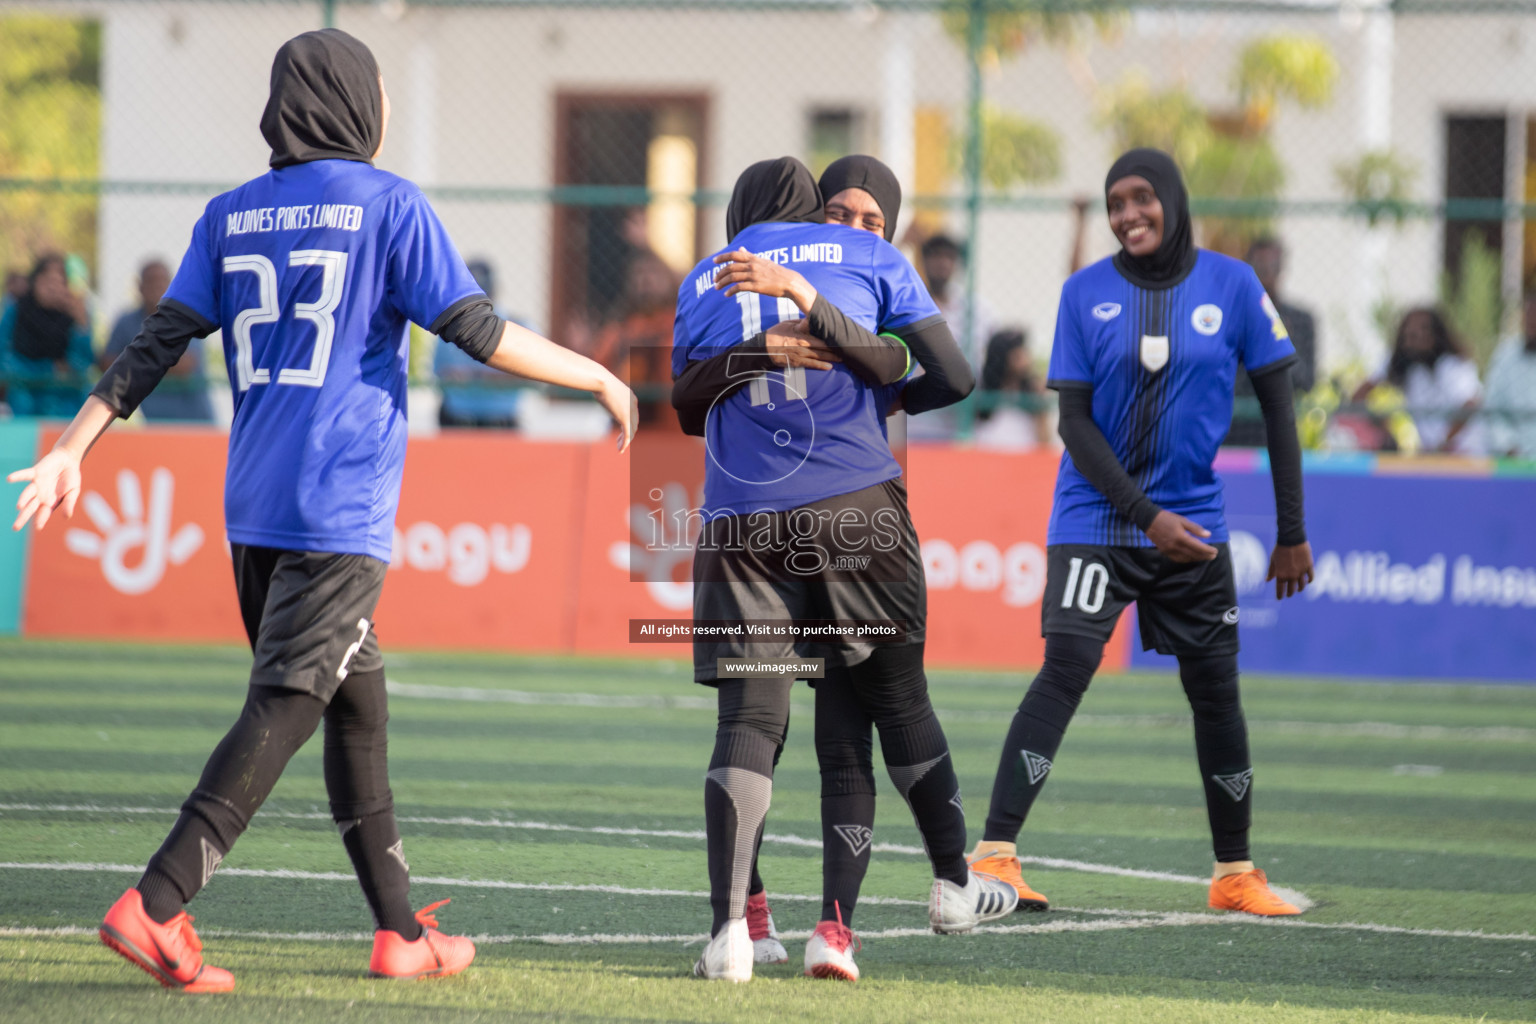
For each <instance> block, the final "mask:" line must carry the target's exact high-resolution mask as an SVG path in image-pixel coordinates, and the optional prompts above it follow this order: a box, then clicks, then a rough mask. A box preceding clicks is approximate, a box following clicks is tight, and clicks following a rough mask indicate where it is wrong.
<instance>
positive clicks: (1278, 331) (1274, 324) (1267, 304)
mask: <svg viewBox="0 0 1536 1024" xmlns="http://www.w3.org/2000/svg"><path fill="white" fill-rule="evenodd" d="M1259 305H1261V306H1263V307H1264V314H1265V315H1266V316H1268V317H1269V329H1270V332H1271V333H1272V334H1274V336H1275V340H1276V341H1283V340H1284V339H1286V338H1289V337H1290V336H1291V332H1290V331H1288V330H1286V329H1285V324H1284V322H1282V321H1281V319H1280V311H1279V310H1278V309H1276V308H1275V303H1274V300H1273V299H1271V298H1270V297H1269V293H1268V292H1265V293H1264V298H1263V299H1262V300H1260V302H1259Z"/></svg>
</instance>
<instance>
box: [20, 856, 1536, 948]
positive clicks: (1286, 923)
mask: <svg viewBox="0 0 1536 1024" xmlns="http://www.w3.org/2000/svg"><path fill="white" fill-rule="evenodd" d="M135 870H137V869H135ZM1105 913H1110V914H1115V915H1116V916H1113V917H1108V918H1105V919H1101V920H1096V921H1064V920H1051V919H1048V918H1047V919H1043V920H1041V921H1040V922H1039V923H1037V924H1015V925H982V926H980V927H979V928H977V929H976V930H975V932H974V933H973V934H978V935H1053V934H1061V933H1066V932H1108V931H1132V930H1138V929H1144V928H1189V927H1196V926H1200V925H1255V926H1259V927H1269V928H1302V929H1312V930H1317V931H1340V932H1367V933H1370V934H1373V935H1408V936H1414V937H1417V938H1440V939H1482V940H1485V941H1493V942H1536V935H1532V934H1530V933H1528V932H1526V933H1516V934H1504V933H1498V932H1480V931H1453V930H1449V929H1444V928H1402V927H1397V926H1394V925H1384V924H1362V923H1340V924H1324V923H1321V922H1316V921H1298V920H1296V919H1294V918H1285V917H1253V916H1251V915H1247V914H1198V913H1185V912H1179V911H1174V912H1170V913H1155V912H1145V911H1143V912H1124V913H1119V912H1114V911H1106V912H1105ZM94 934H96V930H95V929H94V928H82V927H79V926H64V927H55V928H5V927H0V938H51V937H55V936H71V935H94ZM201 934H202V935H203V937H204V938H240V939H268V940H278V941H295V942H369V941H371V940H372V939H373V936H372V934H370V933H368V932H269V931H245V930H241V929H233V928H229V929H226V928H205V929H203V930H202V932H201ZM858 936H859V938H860V939H865V940H868V939H916V938H933V937H934V933H933V931H932V930H931V929H929V928H883V929H879V930H877V931H861V932H859V933H858ZM779 937H780V938H782V939H788V940H789V941H791V942H799V941H804V940H806V939H809V938H810V937H811V933H810V932H808V931H785V932H780V933H779ZM469 938H471V939H473V940H474V941H475V942H477V943H484V944H487V945H495V944H504V943H511V942H541V943H546V944H550V945H564V946H596V945H633V944H639V943H647V944H672V943H675V944H678V945H701V944H703V943H704V942H705V941H706V940H707V939H708V938H709V936H708V935H706V934H704V933H702V932H699V933H695V934H684V935H652V934H643V933H630V934H624V933H590V934H588V933H581V932H564V933H543V934H534V935H471V936H469Z"/></svg>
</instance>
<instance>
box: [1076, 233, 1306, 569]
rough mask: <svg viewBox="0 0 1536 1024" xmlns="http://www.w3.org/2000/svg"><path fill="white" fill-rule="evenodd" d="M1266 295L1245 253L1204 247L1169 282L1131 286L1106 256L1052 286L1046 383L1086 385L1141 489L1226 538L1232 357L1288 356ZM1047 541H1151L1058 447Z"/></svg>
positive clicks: (1248, 361) (1247, 361) (1252, 361)
mask: <svg viewBox="0 0 1536 1024" xmlns="http://www.w3.org/2000/svg"><path fill="white" fill-rule="evenodd" d="M1295 354H1296V353H1295V349H1293V348H1292V347H1291V340H1290V337H1289V335H1287V334H1286V330H1285V326H1284V325H1283V324H1282V323H1281V322H1280V315H1279V314H1278V313H1277V312H1275V306H1274V303H1272V302H1270V300H1269V296H1268V295H1266V294H1264V288H1263V286H1262V285H1260V284H1259V279H1258V277H1257V276H1255V274H1254V272H1253V270H1252V268H1250V267H1249V266H1248V265H1247V264H1246V263H1241V262H1239V261H1238V260H1234V259H1231V258H1230V257H1227V256H1223V255H1221V254H1220V253H1215V252H1211V251H1209V250H1206V249H1202V250H1200V252H1199V256H1198V258H1197V259H1196V261H1195V267H1194V269H1193V270H1192V271H1191V272H1190V274H1189V276H1188V277H1187V278H1185V279H1184V280H1183V281H1182V282H1180V283H1179V284H1177V285H1175V286H1174V287H1172V288H1168V289H1165V290H1161V291H1152V290H1148V289H1144V288H1138V287H1136V286H1135V285H1133V284H1131V282H1129V281H1127V280H1126V279H1125V278H1124V277H1122V276H1121V275H1120V273H1119V271H1117V270H1116V269H1115V267H1114V263H1113V261H1112V260H1109V259H1105V260H1100V261H1099V262H1098V263H1095V264H1094V265H1093V266H1091V267H1085V268H1084V269H1082V270H1080V271H1078V272H1077V273H1075V274H1073V275H1072V276H1071V277H1070V278H1068V279H1067V283H1066V284H1065V285H1063V286H1062V289H1061V308H1060V309H1059V310H1058V311H1057V313H1056V340H1055V344H1054V346H1053V347H1052V349H1051V368H1050V375H1049V383H1050V385H1051V386H1052V387H1058V386H1060V385H1068V384H1074V383H1076V384H1091V385H1092V386H1093V421H1094V423H1096V424H1098V427H1099V429H1100V430H1101V431H1103V432H1104V436H1105V438H1107V439H1108V441H1109V443H1110V446H1111V447H1112V448H1113V449H1114V450H1115V457H1116V458H1118V459H1119V460H1120V465H1122V466H1124V467H1125V471H1126V472H1127V473H1129V474H1130V476H1131V479H1132V480H1135V481H1136V483H1137V485H1138V486H1139V487H1141V489H1142V491H1144V492H1145V493H1146V495H1147V497H1149V498H1151V499H1152V500H1153V501H1154V502H1156V503H1157V504H1158V505H1160V506H1161V507H1163V508H1165V509H1167V510H1168V511H1170V512H1176V513H1178V514H1179V515H1181V516H1186V517H1188V518H1189V519H1192V520H1194V521H1195V522H1197V523H1199V524H1200V525H1201V526H1203V527H1205V528H1206V529H1207V530H1210V531H1211V537H1210V540H1211V541H1212V542H1218V541H1224V540H1226V539H1227V524H1226V517H1225V515H1224V514H1223V512H1224V504H1223V501H1222V494H1221V480H1220V479H1219V478H1218V477H1217V476H1216V472H1215V470H1214V469H1213V468H1212V463H1213V462H1214V461H1215V458H1216V449H1217V447H1218V446H1219V445H1220V444H1221V442H1222V439H1223V438H1225V437H1226V435H1227V429H1228V427H1230V426H1231V423H1232V384H1233V380H1234V378H1235V377H1236V376H1237V365H1238V362H1239V361H1241V362H1242V363H1243V364H1244V365H1245V366H1247V367H1248V368H1249V369H1250V370H1261V369H1263V368H1264V367H1266V366H1270V365H1271V364H1273V363H1276V362H1277V361H1280V360H1290V359H1293V358H1294V357H1295ZM1046 542H1047V543H1049V544H1112V545H1119V546H1133V547H1150V546H1151V545H1152V542H1151V541H1150V540H1148V539H1147V535H1146V534H1144V533H1142V532H1141V531H1140V530H1139V529H1137V528H1136V525H1135V524H1134V523H1132V522H1131V521H1130V520H1129V519H1127V518H1126V517H1125V516H1123V515H1121V514H1120V513H1119V512H1118V511H1117V510H1116V509H1115V508H1114V507H1113V506H1111V505H1110V503H1109V500H1108V499H1107V498H1105V497H1104V495H1103V494H1102V493H1101V492H1100V491H1099V490H1098V488H1096V487H1094V486H1093V484H1091V483H1089V482H1088V480H1087V479H1086V478H1085V477H1084V476H1083V475H1082V474H1081V473H1080V472H1078V470H1077V467H1076V466H1074V465H1073V464H1072V458H1071V456H1069V455H1067V454H1065V453H1063V454H1062V457H1061V469H1060V471H1059V472H1058V473H1057V476H1056V496H1055V501H1054V503H1053V505H1052V507H1051V522H1050V527H1049V529H1048V531H1047V534H1046Z"/></svg>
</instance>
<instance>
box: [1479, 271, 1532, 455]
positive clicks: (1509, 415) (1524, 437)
mask: <svg viewBox="0 0 1536 1024" xmlns="http://www.w3.org/2000/svg"><path fill="white" fill-rule="evenodd" d="M1520 327H1521V332H1520V334H1518V335H1516V336H1514V337H1512V338H1506V339H1504V341H1503V343H1502V344H1500V345H1499V347H1498V349H1497V350H1496V351H1495V352H1494V353H1493V360H1492V362H1490V363H1489V364H1488V393H1487V395H1486V396H1485V398H1484V401H1485V402H1486V404H1487V408H1488V423H1487V426H1488V441H1489V443H1488V450H1489V452H1490V453H1491V454H1493V455H1507V456H1510V457H1512V458H1517V459H1536V292H1527V293H1526V296H1525V304H1524V305H1523V306H1522V307H1521V317H1520Z"/></svg>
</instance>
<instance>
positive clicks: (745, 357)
mask: <svg viewBox="0 0 1536 1024" xmlns="http://www.w3.org/2000/svg"><path fill="white" fill-rule="evenodd" d="M806 328H807V330H808V331H809V332H810V334H811V335H812V336H813V337H815V338H818V339H820V340H821V341H824V342H826V344H827V346H828V347H829V348H832V349H835V350H836V351H837V354H838V355H839V356H840V357H841V358H842V360H843V365H845V366H847V367H848V369H849V370H850V371H851V372H852V373H853V374H854V375H855V376H857V377H858V378H859V379H860V380H862V381H864V382H865V383H866V384H869V385H870V386H871V387H880V386H881V385H884V384H890V383H894V382H895V381H898V380H900V379H901V378H902V376H904V375H905V374H906V372H907V367H908V359H909V356H908V350H907V347H906V344H905V343H904V342H902V341H898V340H896V339H895V338H888V337H885V336H883V335H877V334H874V333H872V332H870V331H869V330H868V329H866V328H865V327H864V326H863V325H861V324H859V323H857V322H855V321H854V320H852V319H850V318H849V317H848V315H847V314H845V313H844V312H843V311H842V310H841V309H839V308H838V307H837V306H835V305H833V304H832V303H831V302H828V301H827V299H826V297H825V296H823V295H821V294H819V293H818V294H817V296H816V301H815V302H814V303H812V304H811V310H810V312H809V313H807V314H806ZM767 337H768V335H767V333H766V332H765V333H763V334H758V335H756V336H754V337H752V338H750V339H748V340H747V341H744V342H742V343H741V344H739V345H736V346H733V347H732V348H730V349H727V350H726V351H724V352H721V353H720V354H719V355H714V356H710V357H709V358H708V359H700V360H698V361H697V362H693V363H690V364H689V365H688V367H687V369H685V370H683V372H682V373H680V374H678V376H677V378H676V379H675V380H674V381H673V382H672V408H674V409H676V410H677V418H678V423H679V425H680V426H681V427H682V429H683V433H685V434H691V435H693V436H695V437H702V436H703V435H704V425H705V420H706V419H707V417H708V415H709V410H710V408H711V407H712V406H713V405H714V404H715V403H716V402H718V401H720V400H721V399H723V398H726V397H729V396H730V395H732V394H734V393H735V392H736V391H738V390H740V389H741V388H743V387H745V386H746V385H747V384H750V383H751V382H752V381H753V380H755V379H756V378H758V377H760V376H762V375H763V374H765V373H769V372H771V371H774V370H777V369H779V368H780V367H779V365H778V364H777V363H775V362H774V361H773V359H772V358H771V357H770V356H769V355H768V345H767Z"/></svg>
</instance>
